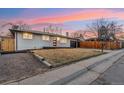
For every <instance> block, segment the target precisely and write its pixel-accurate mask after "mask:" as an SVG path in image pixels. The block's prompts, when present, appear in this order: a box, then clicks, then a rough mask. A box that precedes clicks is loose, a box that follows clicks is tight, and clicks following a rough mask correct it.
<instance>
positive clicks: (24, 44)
mask: <svg viewBox="0 0 124 93" xmlns="http://www.w3.org/2000/svg"><path fill="white" fill-rule="evenodd" d="M16 37H17V38H16V46H17V47H16V50H25V49H37V48H43V47H53V39H52V37H50V40H49V41H45V40H42V35H36V34H33V38H32V39H23V34H22V33H21V32H18V33H17V35H16ZM67 41H68V42H67V43H59V42H57V47H70V40H69V39H68V40H67Z"/></svg>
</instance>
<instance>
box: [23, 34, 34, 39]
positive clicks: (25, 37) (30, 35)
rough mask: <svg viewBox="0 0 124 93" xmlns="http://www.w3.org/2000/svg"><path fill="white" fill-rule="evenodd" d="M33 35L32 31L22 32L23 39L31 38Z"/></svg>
mask: <svg viewBox="0 0 124 93" xmlns="http://www.w3.org/2000/svg"><path fill="white" fill-rule="evenodd" d="M32 38H33V35H32V33H23V39H32Z"/></svg>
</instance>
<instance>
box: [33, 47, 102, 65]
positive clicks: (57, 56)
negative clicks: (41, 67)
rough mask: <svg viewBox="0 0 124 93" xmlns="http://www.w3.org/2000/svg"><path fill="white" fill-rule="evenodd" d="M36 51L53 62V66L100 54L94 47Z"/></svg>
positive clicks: (35, 51)
mask: <svg viewBox="0 0 124 93" xmlns="http://www.w3.org/2000/svg"><path fill="white" fill-rule="evenodd" d="M33 52H34V53H36V54H38V55H40V56H42V57H44V58H45V60H46V61H48V62H49V63H51V64H52V65H53V66H58V65H63V64H68V63H71V62H74V61H79V60H82V59H86V58H89V57H92V56H97V55H100V54H101V52H100V51H95V50H92V49H82V48H73V49H71V48H70V49H41V50H34V51H33Z"/></svg>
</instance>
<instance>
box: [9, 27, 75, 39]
mask: <svg viewBox="0 0 124 93" xmlns="http://www.w3.org/2000/svg"><path fill="white" fill-rule="evenodd" d="M9 30H10V31H11V33H13V34H14V33H15V32H28V33H33V34H39V35H49V36H56V37H63V38H69V39H76V38H72V37H67V36H64V35H59V34H54V33H48V32H41V31H37V30H15V29H9Z"/></svg>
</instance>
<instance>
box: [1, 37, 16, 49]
mask: <svg viewBox="0 0 124 93" xmlns="http://www.w3.org/2000/svg"><path fill="white" fill-rule="evenodd" d="M0 48H1V50H2V51H14V50H15V42H14V39H13V38H2V40H1V41H0Z"/></svg>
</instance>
